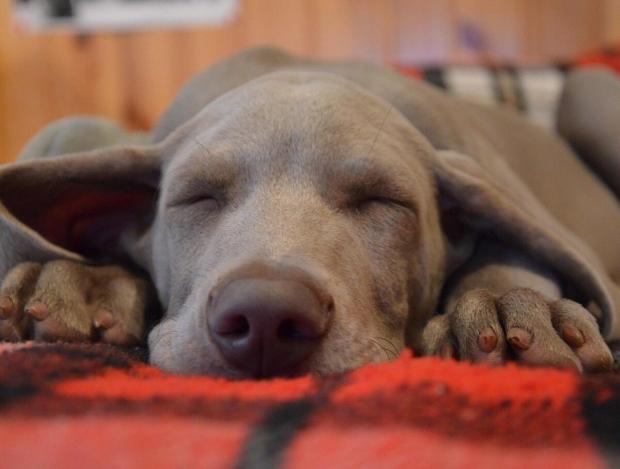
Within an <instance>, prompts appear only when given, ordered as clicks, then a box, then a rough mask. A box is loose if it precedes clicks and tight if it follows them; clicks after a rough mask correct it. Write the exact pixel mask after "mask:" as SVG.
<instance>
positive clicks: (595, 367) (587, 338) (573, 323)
mask: <svg viewBox="0 0 620 469" xmlns="http://www.w3.org/2000/svg"><path fill="white" fill-rule="evenodd" d="M551 318H552V322H553V326H554V327H555V329H556V331H557V333H558V334H559V336H560V337H561V338H562V339H563V340H564V342H566V344H567V345H568V346H569V347H571V349H572V350H573V352H574V353H575V355H577V357H578V358H579V360H580V361H581V364H582V365H583V368H584V370H585V371H589V372H599V371H609V370H611V369H612V368H613V365H614V358H613V355H612V354H611V351H610V350H609V347H608V346H607V344H606V343H605V341H604V340H603V337H602V336H601V333H600V330H599V327H598V324H597V323H596V320H595V319H594V316H592V314H591V313H590V312H589V311H588V310H586V309H585V308H584V307H583V306H581V305H580V304H578V303H575V302H574V301H571V300H559V301H556V302H554V303H552V304H551Z"/></svg>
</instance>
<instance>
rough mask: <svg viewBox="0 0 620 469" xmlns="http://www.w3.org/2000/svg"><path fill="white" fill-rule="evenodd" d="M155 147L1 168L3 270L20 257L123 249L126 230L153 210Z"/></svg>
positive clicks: (141, 224) (76, 255)
mask: <svg viewBox="0 0 620 469" xmlns="http://www.w3.org/2000/svg"><path fill="white" fill-rule="evenodd" d="M158 154H159V153H158V151H157V147H115V148H110V149H105V150H96V151H91V152H86V153H79V154H71V155H65V156H58V157H53V158H45V159H37V160H29V161H25V162H17V163H14V164H9V165H5V166H4V167H2V168H0V229H1V230H2V232H0V274H2V273H3V271H5V270H6V269H7V268H9V267H10V264H14V263H16V262H21V261H23V260H36V261H45V260H47V259H50V258H58V257H64V258H72V259H83V258H85V257H87V258H97V257H98V256H101V255H103V254H104V253H105V254H109V253H110V252H112V253H113V254H116V252H115V251H120V250H121V249H120V247H119V243H120V239H121V237H122V236H123V235H124V233H126V232H127V230H137V229H140V228H142V227H145V226H146V225H148V223H149V221H150V220H149V218H150V217H152V216H153V213H154V209H155V202H156V199H157V195H158V185H159V178H160V159H159V156H158ZM30 257H34V258H30Z"/></svg>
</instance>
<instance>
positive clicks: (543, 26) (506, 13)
mask: <svg viewBox="0 0 620 469" xmlns="http://www.w3.org/2000/svg"><path fill="white" fill-rule="evenodd" d="M472 37H473V38H474V40H473V41H472ZM614 41H616V42H620V0H587V1H585V0H502V1H497V0H433V1H431V0H296V1H290V0H243V1H242V6H241V9H240V11H239V14H238V15H237V17H236V18H235V19H234V20H233V21H232V22H230V23H229V24H226V25H223V26H220V27H209V28H194V29H188V30H179V31H170V30H168V31H149V32H139V33H123V34H110V33H102V34H93V35H88V36H83V35H82V36H80V35H75V34H72V33H70V32H56V33H53V34H37V35H32V34H28V33H26V32H24V31H20V30H18V29H17V28H16V27H14V25H12V22H11V17H10V9H9V1H8V0H0V162H6V161H10V160H12V159H13V158H14V157H15V156H16V155H17V153H18V152H19V150H20V149H21V147H22V146H23V144H24V143H25V142H26V141H27V139H28V138H30V137H31V136H32V135H33V134H34V133H35V132H36V131H37V130H38V129H40V128H41V127H42V126H43V125H45V124H47V123H48V122H50V121H52V120H55V119H58V118H60V117H63V116H68V115H75V114H96V115H102V116H106V117H109V118H111V119H114V120H117V121H119V122H121V123H123V124H124V125H126V126H128V127H130V128H136V129H148V128H150V127H151V126H152V125H153V123H154V121H155V120H156V119H157V118H158V116H159V115H160V114H161V113H162V112H163V110H164V109H165V107H166V106H167V104H168V103H169V102H170V100H171V99H172V98H173V97H174V95H175V93H176V91H177V90H178V88H179V87H180V86H181V85H182V84H183V82H184V81H186V80H187V79H188V78H189V77H191V76H192V75H193V74H194V73H196V72H198V71H199V70H201V69H202V68H204V67H206V66H207V65H209V64H211V63H213V62H214V61H217V60H219V59H222V58H224V57H226V56H228V55H230V54H232V53H234V52H236V51H238V50H240V49H243V48H245V47H248V46H252V45H257V44H274V45H277V46H281V47H284V48H286V49H288V50H290V51H292V52H297V53H301V54H308V55H312V56H316V57H324V58H337V57H359V58H364V59H367V60H372V61H376V62H402V63H410V64H424V63H455V62H458V63H472V62H479V61H481V60H482V61H501V62H506V61H509V62H513V63H516V64H536V63H543V62H548V61H554V60H565V59H568V58H570V57H572V56H574V55H575V54H578V53H581V52H584V51H587V50H589V49H591V48H593V47H598V46H602V45H605V44H608V43H611V42H614Z"/></svg>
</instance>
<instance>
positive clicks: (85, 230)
mask: <svg viewBox="0 0 620 469" xmlns="http://www.w3.org/2000/svg"><path fill="white" fill-rule="evenodd" d="M51 199H52V200H48V204H49V205H47V207H46V208H43V207H38V208H34V207H31V210H28V207H27V206H24V204H23V202H22V203H20V204H19V205H20V207H19V209H18V210H17V213H14V214H15V215H16V216H17V217H18V218H19V219H20V220H21V221H23V222H24V223H26V224H27V225H28V226H30V227H31V228H33V229H34V230H35V231H37V232H38V233H39V234H41V236H43V237H44V238H46V239H47V240H49V241H51V242H52V243H54V244H57V245H59V246H61V247H63V248H66V249H69V250H72V251H76V252H79V253H81V254H85V255H92V254H93V253H95V252H101V250H102V249H108V248H111V246H110V245H111V244H112V243H115V242H116V241H117V240H118V237H119V236H120V234H121V232H122V231H123V230H124V229H126V228H128V227H129V226H130V225H132V224H133V225H137V224H139V223H141V222H143V221H144V219H145V218H146V217H148V216H149V215H150V214H151V213H152V210H153V207H154V204H155V193H154V191H153V190H152V189H150V188H146V187H142V188H137V189H136V188H132V189H110V188H106V189H101V188H96V187H93V188H87V189H84V188H79V189H78V188H72V189H70V188H67V189H66V190H63V191H61V192H59V193H56V194H54V195H53V196H52V197H51ZM26 205H28V204H26ZM9 209H10V208H9Z"/></svg>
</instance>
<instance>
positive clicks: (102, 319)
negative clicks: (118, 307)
mask: <svg viewBox="0 0 620 469" xmlns="http://www.w3.org/2000/svg"><path fill="white" fill-rule="evenodd" d="M93 324H94V325H95V327H96V328H97V329H103V330H107V329H110V328H111V327H112V326H114V325H115V324H116V319H114V315H113V314H112V313H111V312H110V311H108V310H107V309H100V310H99V311H97V313H96V314H95V319H94V320H93Z"/></svg>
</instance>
